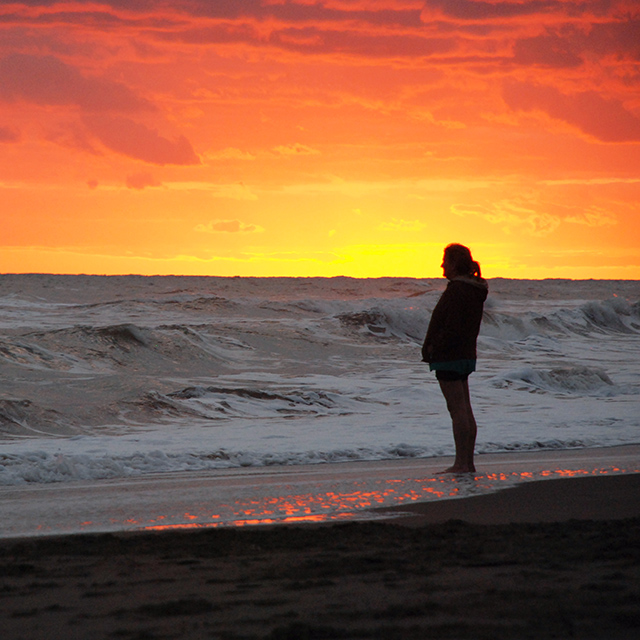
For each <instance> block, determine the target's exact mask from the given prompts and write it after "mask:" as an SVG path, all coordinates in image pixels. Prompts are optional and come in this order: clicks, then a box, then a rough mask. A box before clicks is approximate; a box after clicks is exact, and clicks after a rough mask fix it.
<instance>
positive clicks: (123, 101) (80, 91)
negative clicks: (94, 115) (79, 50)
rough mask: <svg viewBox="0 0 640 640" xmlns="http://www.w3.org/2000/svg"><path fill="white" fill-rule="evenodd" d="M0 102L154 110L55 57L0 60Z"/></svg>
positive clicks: (115, 84) (123, 87)
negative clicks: (22, 101)
mask: <svg viewBox="0 0 640 640" xmlns="http://www.w3.org/2000/svg"><path fill="white" fill-rule="evenodd" d="M0 100H5V101H12V102H13V101H16V100H24V101H26V102H32V103H34V104H39V105H43V106H50V105H67V106H77V107H80V108H81V109H83V110H85V111H119V112H128V113H131V112H139V111H152V110H154V107H153V105H152V104H151V103H150V102H149V101H147V100H145V99H144V98H141V97H139V96H137V95H136V94H135V93H134V92H133V91H132V90H131V89H129V88H128V87H127V86H126V85H124V84H122V83H119V82H113V81H111V80H104V79H101V78H93V77H85V76H83V75H82V74H81V73H80V72H79V71H78V70H77V69H76V68H75V67H72V66H70V65H68V64H65V63H64V62H62V61H61V60H59V59H58V58H56V57H54V56H35V55H27V54H22V53H14V54H12V55H9V56H6V57H5V58H3V59H2V60H0Z"/></svg>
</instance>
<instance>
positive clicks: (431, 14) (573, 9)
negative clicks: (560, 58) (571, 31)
mask: <svg viewBox="0 0 640 640" xmlns="http://www.w3.org/2000/svg"><path fill="white" fill-rule="evenodd" d="M610 6H611V2H610V0H596V1H595V2H593V1H591V2H585V1H583V0H568V1H567V0H498V1H493V2H491V1H483V0H427V2H426V4H425V7H424V9H423V11H422V19H423V21H425V22H426V21H429V20H433V19H435V18H437V17H440V18H442V17H446V18H453V19H456V20H470V21H482V22H486V21H494V20H495V21H502V20H505V19H520V18H526V17H529V16H534V15H536V16H540V15H548V14H552V15H553V14H560V15H567V16H574V17H577V16H581V15H584V14H586V13H590V12H593V13H601V12H604V11H606V10H607V9H610Z"/></svg>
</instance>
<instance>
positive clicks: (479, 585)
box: [0, 474, 640, 640]
mask: <svg viewBox="0 0 640 640" xmlns="http://www.w3.org/2000/svg"><path fill="white" fill-rule="evenodd" d="M383 513H384V514H385V515H389V517H390V519H389V520H385V521H375V522H354V523H347V524H333V525H304V526H300V525H298V526H270V527H257V528H227V529H195V530H191V531H175V530H173V531H154V532H132V533H115V534H81V535H73V536H61V537H40V538H23V539H13V540H0V576H2V580H1V585H0V629H1V637H2V639H3V640H13V639H17V638H24V639H28V640H34V639H40V638H42V639H45V638H46V639H48V640H55V639H64V640H72V639H76V638H77V639H83V640H84V639H86V638H136V639H143V638H145V639H147V638H152V639H153V638H158V639H160V638H163V639H164V638H220V639H240V638H243V639H249V638H270V639H287V640H288V639H295V640H305V639H307V638H314V639H318V638H372V639H373V638H379V639H396V638H398V639H403V640H405V639H408V640H410V639H413V638H416V639H418V638H419V639H420V640H423V639H425V638H456V639H466V638H469V639H482V638H487V639H491V640H495V639H497V638H500V639H502V638H535V639H536V640H540V639H541V638H561V639H562V638H585V639H590V638H598V639H599V638H606V639H615V638H625V639H626V638H629V639H632V638H633V639H634V640H635V638H637V637H640V636H639V634H640V474H629V475H619V476H615V475H614V476H598V477H587V478H572V479H562V480H545V481H540V482H532V483H527V484H525V485H522V486H519V487H517V488H515V489H509V490H505V491H502V492H500V493H497V494H493V495H485V496H478V497H473V498H465V499H458V500H445V501H438V502H433V503H421V504H413V505H410V506H408V507H407V506H403V507H401V508H400V509H395V508H394V509H389V510H385V511H384V512H383ZM398 513H402V514H403V515H401V516H400V517H397V516H398Z"/></svg>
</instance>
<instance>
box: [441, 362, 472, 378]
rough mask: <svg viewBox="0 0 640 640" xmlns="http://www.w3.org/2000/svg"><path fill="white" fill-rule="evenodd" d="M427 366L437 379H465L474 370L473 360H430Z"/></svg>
mask: <svg viewBox="0 0 640 640" xmlns="http://www.w3.org/2000/svg"><path fill="white" fill-rule="evenodd" d="M429 368H430V369H431V370H432V371H435V372H436V378H437V379H438V380H466V379H467V378H468V377H469V374H471V373H473V372H474V371H475V370H476V361H475V360H452V361H449V362H431V363H430V364H429Z"/></svg>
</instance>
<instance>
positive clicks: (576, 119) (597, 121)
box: [503, 81, 640, 142]
mask: <svg viewBox="0 0 640 640" xmlns="http://www.w3.org/2000/svg"><path fill="white" fill-rule="evenodd" d="M503 97H504V99H505V102H506V103H507V104H508V105H509V107H511V108H512V109H514V110H518V111H534V110H540V111H544V112H545V113H547V114H549V115H550V116H551V117H552V118H555V119H557V120H562V121H564V122H567V123H569V124H571V125H573V126H575V127H577V128H578V129H580V130H581V131H583V132H584V133H587V134H589V135H591V136H593V137H594V138H597V139H598V140H601V141H602V142H638V141H640V118H638V117H637V116H635V115H634V114H633V113H631V112H630V111H628V110H627V109H626V108H625V107H624V105H623V104H622V103H621V102H620V101H619V100H608V99H606V98H603V97H602V96H601V95H599V94H597V93H595V92H594V91H583V92H579V93H574V94H569V95H566V94H563V93H561V92H560V91H559V90H558V89H555V88H553V87H549V86H541V85H536V84H530V83H525V82H517V81H509V82H507V83H505V85H504V88H503Z"/></svg>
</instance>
